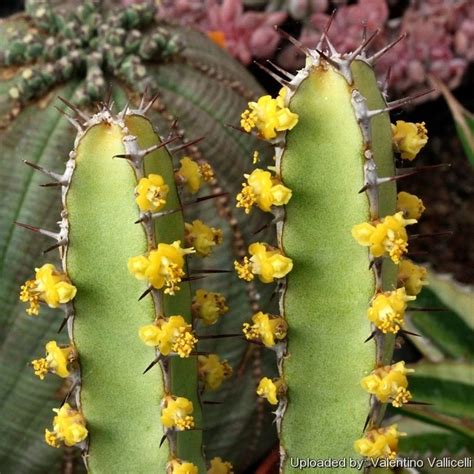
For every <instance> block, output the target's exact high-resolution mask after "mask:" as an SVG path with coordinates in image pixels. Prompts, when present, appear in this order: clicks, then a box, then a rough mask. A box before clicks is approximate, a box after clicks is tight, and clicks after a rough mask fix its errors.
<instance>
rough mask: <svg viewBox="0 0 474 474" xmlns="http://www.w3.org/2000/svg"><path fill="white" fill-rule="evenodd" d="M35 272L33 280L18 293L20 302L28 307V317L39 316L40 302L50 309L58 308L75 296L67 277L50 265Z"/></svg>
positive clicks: (45, 265) (47, 264)
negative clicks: (27, 304)
mask: <svg viewBox="0 0 474 474" xmlns="http://www.w3.org/2000/svg"><path fill="white" fill-rule="evenodd" d="M35 272H36V274H35V279H34V280H28V281H27V282H25V284H24V285H23V286H22V287H21V293H20V301H23V302H24V303H29V305H30V306H29V308H28V309H27V310H26V312H27V313H28V314H29V315H30V316H32V315H35V316H37V315H38V314H39V303H40V301H44V302H45V303H46V304H47V305H48V306H49V307H50V308H58V307H59V305H60V304H64V303H68V302H69V301H71V300H72V299H73V298H74V297H75V296H76V292H77V289H76V287H75V286H74V285H72V284H71V282H70V281H69V278H68V277H67V275H66V274H65V273H63V272H59V271H57V270H56V268H55V267H54V265H52V264H51V263H46V264H44V265H43V266H42V267H40V268H35Z"/></svg>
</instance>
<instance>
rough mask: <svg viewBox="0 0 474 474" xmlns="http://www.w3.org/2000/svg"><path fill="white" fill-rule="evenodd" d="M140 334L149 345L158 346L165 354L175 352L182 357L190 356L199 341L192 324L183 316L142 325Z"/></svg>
mask: <svg viewBox="0 0 474 474" xmlns="http://www.w3.org/2000/svg"><path fill="white" fill-rule="evenodd" d="M138 335H139V337H140V339H141V340H142V341H143V342H144V343H145V344H146V345H147V346H154V347H158V350H159V351H160V353H161V354H162V355H164V356H167V355H169V354H171V353H174V354H178V355H179V356H180V357H181V358H185V357H189V355H190V354H191V352H192V351H193V349H194V346H195V345H196V343H197V339H196V338H195V337H194V334H193V331H192V326H191V324H188V323H187V322H186V320H185V319H184V318H183V317H182V316H170V317H169V318H167V319H165V318H160V319H158V320H157V321H156V322H155V324H147V325H145V326H142V327H141V328H140V329H139V330H138Z"/></svg>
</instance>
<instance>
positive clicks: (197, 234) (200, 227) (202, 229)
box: [184, 219, 222, 257]
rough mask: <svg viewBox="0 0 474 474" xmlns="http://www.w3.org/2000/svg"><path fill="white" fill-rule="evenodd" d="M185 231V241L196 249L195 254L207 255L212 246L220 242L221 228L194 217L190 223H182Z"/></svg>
mask: <svg viewBox="0 0 474 474" xmlns="http://www.w3.org/2000/svg"><path fill="white" fill-rule="evenodd" d="M184 225H185V231H186V237H185V238H186V243H187V244H188V245H189V246H190V247H194V248H195V249H196V253H197V255H199V256H200V257H207V256H209V255H210V254H211V251H212V248H213V247H215V246H216V245H220V244H221V243H222V230H221V229H215V228H214V227H209V226H207V225H206V224H204V223H203V222H202V221H200V220H198V219H196V220H194V221H193V223H192V224H188V223H186V224H184Z"/></svg>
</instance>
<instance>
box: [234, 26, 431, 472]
mask: <svg viewBox="0 0 474 474" xmlns="http://www.w3.org/2000/svg"><path fill="white" fill-rule="evenodd" d="M285 36H287V38H288V39H290V41H292V42H293V43H294V44H295V45H296V46H297V47H299V48H300V49H301V51H302V52H303V53H304V54H306V65H305V67H304V68H303V69H301V70H300V71H298V73H297V74H296V75H294V76H292V75H288V74H284V76H285V77H280V76H279V75H278V74H276V73H273V72H271V71H269V72H270V75H271V76H272V77H273V78H275V79H276V80H277V81H278V82H280V84H281V85H282V86H283V87H282V89H281V91H280V93H279V96H278V97H277V98H276V99H272V98H271V97H270V96H264V97H261V98H260V99H259V100H258V102H251V103H249V108H248V109H247V110H246V111H245V112H244V113H243V114H242V117H241V118H242V120H241V126H242V127H243V128H244V130H245V131H247V132H251V131H252V130H253V129H257V131H256V134H257V136H259V137H260V138H263V139H266V140H268V141H270V143H272V144H273V145H274V147H275V166H274V167H271V168H270V167H269V170H270V171H274V172H275V176H271V175H270V173H269V172H268V171H263V170H260V169H257V170H255V171H254V172H253V173H251V174H250V175H245V177H246V178H247V183H244V186H243V189H242V192H241V193H240V194H239V195H238V196H237V206H238V207H243V208H245V210H246V212H247V213H248V212H250V210H251V208H252V206H256V207H259V208H260V209H261V210H263V211H266V212H273V214H274V219H273V222H274V223H276V230H277V240H278V247H277V248H276V249H275V248H271V247H269V246H268V245H266V244H261V243H258V244H252V245H251V246H250V247H249V253H250V254H251V257H250V258H248V259H246V260H244V261H243V262H241V263H239V262H237V263H236V270H237V272H238V274H239V276H240V277H241V278H243V279H247V280H251V279H253V278H254V276H257V275H258V276H259V278H260V280H261V281H263V282H264V283H270V282H272V281H273V280H274V279H277V280H279V284H278V286H277V289H278V292H279V293H280V295H281V298H280V316H278V317H275V316H272V317H270V319H268V317H266V319H265V317H264V316H262V315H261V314H260V315H254V317H253V318H252V321H253V323H254V325H253V326H251V327H244V334H245V335H246V337H247V338H249V339H250V338H260V339H261V340H262V342H263V343H264V345H266V346H267V347H272V348H273V349H274V350H275V352H276V355H277V359H278V367H279V371H280V377H279V378H278V379H274V380H273V381H272V380H270V379H268V378H264V379H262V380H261V382H260V384H259V386H258V388H257V393H258V394H259V395H261V396H263V397H265V398H267V400H268V401H269V402H270V403H271V404H273V405H277V404H278V406H277V409H276V411H275V412H274V413H275V415H276V422H277V427H278V431H279V433H280V440H281V446H280V453H281V463H280V470H281V472H284V473H290V472H299V471H300V469H301V468H302V467H312V468H315V471H316V472H322V473H332V472H334V473H337V472H340V468H341V465H340V464H336V465H334V464H332V465H331V463H329V464H328V463H324V462H323V461H324V460H330V459H332V460H335V462H336V461H337V460H340V461H341V462H344V460H345V462H346V466H345V467H349V468H352V469H353V472H357V471H358V470H359V469H360V467H361V465H362V464H359V465H357V464H356V465H352V466H350V465H349V463H348V460H349V458H352V459H355V458H357V455H356V452H355V451H357V452H358V453H359V455H360V454H362V455H363V456H366V457H368V458H370V459H372V460H374V459H378V458H380V457H386V458H393V457H395V456H396V452H397V444H398V436H399V433H398V432H397V429H396V426H395V425H393V426H390V427H387V428H381V427H380V424H381V421H382V418H383V414H384V411H385V407H386V403H387V402H391V403H392V404H393V405H394V406H395V407H397V406H401V405H402V404H403V403H407V402H409V400H410V399H411V394H410V393H409V392H408V390H406V387H407V379H406V373H407V372H408V370H407V369H405V367H404V363H403V362H401V363H398V364H394V365H390V364H391V363H392V357H393V349H394V342H395V334H396V333H397V332H398V331H399V330H400V329H401V328H402V326H403V317H404V311H405V308H406V302H407V301H410V300H413V299H415V293H412V292H410V291H409V287H408V286H406V287H403V285H404V284H405V283H404V282H400V281H398V279H397V265H398V264H400V261H401V258H402V257H403V256H404V255H405V254H406V252H407V246H408V238H407V235H406V231H405V227H406V226H407V225H409V224H413V223H415V222H416V219H417V218H418V217H419V215H418V213H416V214H417V215H411V214H412V212H410V211H409V209H408V208H407V207H406V206H405V205H404V204H403V203H402V202H401V201H400V199H399V200H398V201H397V196H396V188H395V184H394V182H395V180H396V170H395V162H394V153H393V150H394V148H398V149H399V151H400V152H401V153H402V158H407V157H409V159H413V158H414V157H415V156H416V153H418V151H419V149H420V148H421V147H422V146H423V145H424V144H425V143H426V129H425V128H424V124H406V123H405V122H403V123H402V122H401V123H400V124H399V123H397V126H396V127H394V130H393V132H392V126H391V124H390V119H389V116H388V111H390V110H392V109H394V108H397V107H399V106H401V105H403V104H405V103H406V102H407V100H402V101H397V102H393V103H388V104H387V103H386V101H385V98H384V95H383V92H382V91H381V90H380V88H379V86H378V84H377V81H376V78H375V74H374V72H373V69H372V64H373V62H374V61H375V59H376V58H377V54H378V53H377V54H376V55H374V56H373V57H371V58H368V57H367V56H366V51H365V49H366V47H367V45H368V44H369V43H370V41H371V39H372V38H373V37H374V36H372V37H370V38H369V39H365V38H364V40H363V42H362V43H361V45H360V47H359V48H357V49H356V50H355V51H354V52H352V53H347V54H340V53H338V52H337V51H336V50H335V48H334V47H333V45H332V44H331V42H330V41H329V39H328V38H327V33H324V34H323V36H322V37H321V41H320V43H319V44H318V46H317V47H316V49H314V50H311V49H308V48H305V47H303V46H302V45H301V44H300V43H299V42H298V41H297V40H294V39H293V38H291V37H288V35H286V34H285ZM323 46H327V50H324V51H322V48H323ZM262 68H263V69H266V68H265V67H262ZM277 70H278V69H277ZM278 72H279V73H281V71H280V70H278ZM287 78H290V81H288V80H287ZM399 125H400V127H399ZM402 129H403V130H402ZM397 134H398V142H397ZM392 135H393V137H392ZM404 147H406V148H409V149H410V150H408V151H407V153H405V154H406V155H407V156H403V155H404V151H403V150H402V148H404ZM416 199H417V198H416V196H412V197H411V198H410V200H411V202H410V205H409V206H408V207H410V206H414V201H415V200H416ZM417 206H418V208H420V209H421V207H420V205H419V204H417ZM397 211H398V212H397ZM351 234H352V235H351ZM364 246H365V247H369V252H367V249H365V248H364ZM265 249H266V250H265ZM403 262H406V260H405V261H403ZM414 271H415V270H413V272H414ZM283 278H284V280H283ZM400 284H402V287H400V288H397V287H398V286H399V285H400ZM270 336H271V337H270ZM276 340H278V342H277V341H276ZM280 341H281V342H280ZM384 387H389V388H388V389H387V388H384ZM367 392H369V393H370V394H372V396H370V395H369V394H368V393H367ZM361 436H362V438H361ZM354 449H355V451H354ZM307 458H311V459H313V462H314V465H311V466H308V465H305V462H306V459H307ZM370 459H369V460H370ZM300 460H302V462H303V464H300ZM318 460H319V462H318Z"/></svg>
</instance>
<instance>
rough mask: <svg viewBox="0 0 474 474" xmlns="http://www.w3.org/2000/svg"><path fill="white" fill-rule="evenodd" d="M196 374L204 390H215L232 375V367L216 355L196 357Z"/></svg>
mask: <svg viewBox="0 0 474 474" xmlns="http://www.w3.org/2000/svg"><path fill="white" fill-rule="evenodd" d="M198 374H199V378H200V380H201V381H202V382H204V388H206V389H207V390H217V389H218V388H219V387H220V386H221V385H222V382H223V381H224V380H225V379H228V378H229V377H230V376H231V375H232V367H231V366H230V365H229V364H228V363H227V361H226V360H221V359H220V357H219V356H218V355H217V354H210V355H208V356H204V355H200V356H199V357H198Z"/></svg>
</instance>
